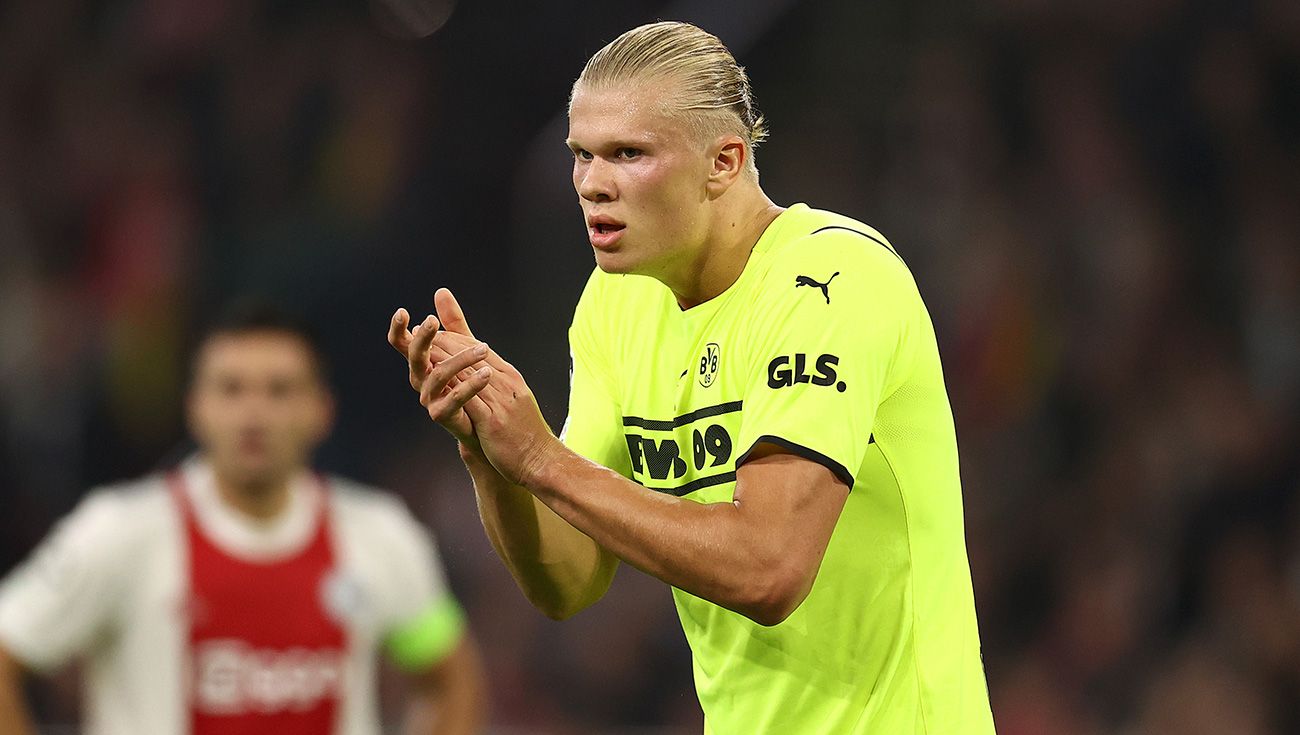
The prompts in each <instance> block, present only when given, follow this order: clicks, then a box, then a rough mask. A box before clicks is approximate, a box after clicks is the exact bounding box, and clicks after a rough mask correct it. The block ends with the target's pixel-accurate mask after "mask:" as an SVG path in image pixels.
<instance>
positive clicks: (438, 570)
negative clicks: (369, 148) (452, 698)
mask: <svg viewBox="0 0 1300 735" xmlns="http://www.w3.org/2000/svg"><path fill="white" fill-rule="evenodd" d="M385 505H386V506H387V507H385V508H384V510H385V512H384V516H386V517H385V518H383V519H382V520H381V523H380V524H379V525H380V528H379V529H378V530H379V531H380V532H381V536H380V537H379V539H382V541H383V543H384V544H385V545H386V547H387V548H386V549H385V550H386V552H387V559H386V562H387V568H388V569H390V570H391V573H392V574H391V577H390V578H389V580H388V585H389V587H390V589H389V590H387V592H388V594H386V595H385V600H386V603H387V604H386V608H387V609H386V610H385V615H384V634H383V638H384V648H385V650H386V652H387V653H388V656H389V658H390V659H391V660H392V661H393V662H394V663H395V664H397V665H398V666H399V667H401V668H403V669H406V670H408V671H420V670H423V669H427V668H429V667H431V666H434V665H436V664H437V663H438V662H439V661H441V660H442V659H443V658H445V657H446V656H447V654H448V653H450V652H451V650H452V649H453V648H455V647H456V644H457V643H459V642H460V639H461V637H462V636H463V635H464V633H465V616H464V613H463V612H462V610H461V607H460V604H459V603H458V602H457V601H456V598H455V596H454V595H452V594H451V591H450V590H449V589H448V588H447V582H446V577H445V575H444V572H443V567H442V559H441V557H440V556H439V554H438V549H437V547H436V546H435V545H434V543H433V539H432V537H431V536H430V535H429V533H428V532H427V531H426V530H425V528H424V526H422V525H420V523H419V521H417V520H416V519H415V517H414V516H412V515H411V513H410V511H408V510H407V509H406V506H404V505H403V504H402V503H400V502H399V501H397V500H391V501H390V502H389V503H385Z"/></svg>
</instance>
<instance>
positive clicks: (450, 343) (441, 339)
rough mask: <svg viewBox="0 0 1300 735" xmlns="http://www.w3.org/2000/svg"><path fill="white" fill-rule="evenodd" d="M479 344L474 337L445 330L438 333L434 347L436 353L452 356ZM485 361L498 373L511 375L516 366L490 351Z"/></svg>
mask: <svg viewBox="0 0 1300 735" xmlns="http://www.w3.org/2000/svg"><path fill="white" fill-rule="evenodd" d="M477 343H478V341H477V340H475V339H474V338H473V337H466V336H465V335H463V334H461V333H459V332H452V331H448V330H443V331H441V332H438V336H436V337H434V342H433V345H434V350H435V352H436V351H437V350H442V351H444V352H446V353H447V354H451V353H454V352H458V351H460V350H463V349H464V348H466V347H468V346H470V345H473V344H477ZM483 360H484V362H486V363H487V364H489V365H491V366H492V369H493V370H496V371H498V372H502V373H507V374H509V373H510V372H511V371H513V370H514V366H512V365H511V364H510V363H508V362H506V361H505V360H504V359H503V358H502V357H501V356H500V355H498V354H497V353H496V352H494V351H491V350H489V351H488V354H487V357H485V358H483Z"/></svg>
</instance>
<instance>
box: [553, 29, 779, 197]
mask: <svg viewBox="0 0 1300 735" xmlns="http://www.w3.org/2000/svg"><path fill="white" fill-rule="evenodd" d="M626 82H666V83H667V84H668V85H669V86H668V93H667V94H666V96H665V97H664V99H663V100H662V103H663V105H664V108H665V109H664V111H665V112H666V113H668V114H671V115H684V116H686V117H687V118H689V119H690V120H691V122H692V123H694V124H695V126H696V127H697V128H698V129H699V131H700V132H702V133H704V134H708V135H721V134H725V133H734V134H736V135H739V136H741V137H742V138H744V140H745V142H746V143H748V148H749V160H748V161H747V162H746V164H745V165H746V168H747V169H748V171H749V173H751V174H753V175H755V176H756V175H757V174H758V168H757V166H756V165H755V164H754V152H753V151H754V148H755V147H757V146H758V144H759V143H762V142H763V141H764V140H765V139H766V138H767V124H766V122H765V121H764V120H763V116H762V115H761V114H759V112H758V110H757V109H756V108H755V106H754V93H753V91H752V90H751V89H750V86H749V76H748V75H747V74H745V69H744V67H742V66H740V65H739V64H737V63H736V59H735V57H734V56H732V55H731V51H729V50H727V47H726V46H725V45H723V43H722V41H720V40H718V37H717V36H715V35H713V34H712V33H709V32H708V31H705V30H703V29H702V28H699V27H697V26H693V25H691V24H690V23H680V22H676V21H661V22H659V23H649V24H647V25H643V26H639V27H637V28H633V29H632V30H630V31H628V32H626V33H624V34H623V35H621V36H619V37H618V38H616V39H614V40H613V41H611V42H610V43H609V45H607V46H605V47H604V48H602V49H601V50H599V51H597V52H596V53H595V55H593V56H592V57H591V59H590V60H588V61H587V65H586V66H585V67H583V69H582V73H581V74H579V75H578V79H577V81H575V82H574V83H573V92H574V93H576V92H577V91H578V89H579V88H580V87H586V88H590V89H594V88H598V87H609V86H613V85H616V84H620V83H626ZM569 101H570V105H572V101H573V98H572V97H570V98H569Z"/></svg>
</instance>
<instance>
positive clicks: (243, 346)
mask: <svg viewBox="0 0 1300 735" xmlns="http://www.w3.org/2000/svg"><path fill="white" fill-rule="evenodd" d="M188 412H189V421H190V430H191V431H192V432H193V434H194V437H195V439H196V440H197V441H198V443H199V445H200V446H201V447H202V448H203V450H204V452H205V454H206V455H207V457H208V459H209V461H211V462H212V465H213V467H214V468H215V469H216V470H217V472H218V474H219V475H221V476H222V477H223V478H227V480H228V481H230V482H234V483H236V484H239V485H247V486H255V485H265V484H271V483H275V482H279V481H282V480H283V479H284V478H286V477H288V476H289V475H291V474H292V473H294V472H296V471H298V470H299V469H301V468H303V467H305V466H306V465H307V463H308V461H309V459H310V455H311V452H312V450H314V449H315V448H316V446H317V445H318V444H319V443H320V442H321V441H322V440H323V439H324V438H325V436H326V435H327V434H328V433H329V428H330V425H331V423H332V421H333V401H332V399H331V398H330V396H329V393H328V391H327V390H326V388H325V386H324V385H323V383H322V382H321V378H320V374H319V372H318V368H317V366H316V363H315V360H314V359H313V356H312V352H311V349H310V348H309V347H308V345H307V344H306V343H304V342H303V341H302V340H301V339H300V338H298V337H297V336H295V335H292V334H287V333H282V332H273V331H265V332H243V333H234V334H219V335H216V336H214V337H212V338H211V339H209V340H208V341H207V343H206V344H204V345H203V347H202V349H201V350H200V352H199V354H198V356H197V361H196V364H195V374H194V384H193V387H192V388H191V390H190V395H189V399H188Z"/></svg>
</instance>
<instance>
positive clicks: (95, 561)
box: [0, 304, 484, 735]
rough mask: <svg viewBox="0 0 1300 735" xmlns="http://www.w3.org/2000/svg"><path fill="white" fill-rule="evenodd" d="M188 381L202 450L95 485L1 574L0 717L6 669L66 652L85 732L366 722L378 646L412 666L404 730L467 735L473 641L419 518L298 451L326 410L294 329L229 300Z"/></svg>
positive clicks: (477, 681)
mask: <svg viewBox="0 0 1300 735" xmlns="http://www.w3.org/2000/svg"><path fill="white" fill-rule="evenodd" d="M191 379H192V384H191V386H190V389H189V394H188V399H187V415H188V420H189V427H190V430H191V432H192V434H193V437H194V439H195V440H196V441H197V443H198V445H199V449H200V451H199V452H198V453H197V454H196V455H195V456H193V457H191V458H190V459H188V460H186V461H184V462H183V463H182V464H180V465H179V466H178V467H176V468H175V469H173V470H171V471H169V472H166V473H164V474H157V475H152V476H148V477H145V478H142V479H140V480H137V481H134V482H129V483H124V484H122V485H119V486H113V487H109V488H105V489H102V490H100V491H98V492H94V493H92V494H91V495H90V496H89V497H87V498H86V499H85V500H84V501H83V502H82V503H81V504H80V506H79V507H78V508H77V509H76V510H75V511H73V513H72V514H71V515H70V516H69V517H68V518H66V519H64V520H63V521H62V522H61V523H60V524H59V526H58V527H57V528H56V529H55V531H54V532H53V533H52V534H51V535H50V536H49V537H48V538H47V539H46V540H45V542H44V543H43V544H42V545H41V546H40V548H38V549H37V550H36V552H35V553H34V554H33V555H32V556H31V558H30V559H29V560H28V561H27V562H26V563H24V564H23V565H21V566H20V567H18V568H17V569H15V570H14V571H13V572H12V573H11V574H10V575H9V576H8V578H7V579H5V581H4V582H3V585H2V586H0V732H2V733H5V735H17V734H19V733H23V734H26V733H33V732H35V729H34V727H33V725H32V723H31V721H30V719H29V717H28V714H27V712H26V708H25V706H24V703H23V700H22V694H21V674H22V672H23V671H24V670H32V671H48V670H50V669H53V668H55V667H58V666H61V665H62V664H64V663H65V662H67V661H69V660H70V659H72V658H74V657H78V656H81V657H84V658H85V659H86V668H85V675H86V679H87V688H86V706H85V720H86V722H85V728H86V731H87V732H90V733H102V734H105V735H108V734H116V733H130V734H131V735H149V734H152V733H157V734H158V735H174V734H175V733H185V732H188V733H192V734H193V735H207V734H209V733H236V732H237V733H250V734H251V733H276V734H277V735H299V734H300V735H309V734H315V733H319V734H320V735H327V734H331V733H340V734H345V735H362V734H370V733H377V732H379V729H380V723H379V717H378V710H377V698H376V668H377V667H376V665H377V656H376V652H377V651H379V650H383V651H384V652H386V653H387V654H388V656H389V657H390V658H391V660H392V661H393V662H394V663H395V664H396V665H397V666H398V667H399V668H400V669H402V670H404V671H405V672H407V674H408V675H409V676H408V679H409V686H408V691H409V696H408V704H407V706H406V717H405V727H406V730H405V732H407V733H440V734H443V735H451V734H453V733H471V732H476V731H477V730H478V729H479V727H480V724H481V722H482V720H483V717H484V686H483V679H482V673H481V667H480V663H479V660H478V653H477V650H476V646H475V644H474V642H473V640H472V638H471V636H470V634H469V632H468V631H467V629H466V627H465V624H464V621H463V615H462V613H461V608H460V606H459V604H458V603H457V601H456V600H455V598H453V597H452V595H451V594H450V592H449V591H448V589H447V588H446V586H445V582H444V576H443V571H442V569H441V567H440V562H439V559H438V554H437V551H436V550H435V547H434V545H433V543H432V542H431V539H430V537H429V535H428V533H427V532H426V531H425V529H424V528H423V527H421V526H420V525H419V524H418V523H417V522H416V521H415V519H414V518H413V517H412V516H411V515H410V513H409V512H408V511H407V510H406V508H405V507H404V506H403V505H402V504H401V502H400V501H398V500H395V499H393V498H390V497H389V496H387V495H386V494H383V493H380V492H376V491H374V490H371V489H369V488H365V487H362V486H360V485H357V484H355V483H353V482H351V481H348V480H344V479H341V478H337V477H327V476H323V475H320V474H318V473H315V472H313V471H312V470H311V468H310V466H309V462H310V458H311V455H312V452H313V450H314V449H315V448H316V447H317V446H318V445H319V444H320V443H321V442H322V441H323V440H324V439H325V437H326V436H327V435H328V433H329V431H330V429H331V425H332V423H333V416H334V405H333V399H332V396H331V393H330V391H329V388H328V387H327V381H326V379H325V375H324V365H323V363H322V356H321V353H320V351H319V348H318V346H317V344H316V341H315V338H314V336H313V334H312V333H311V332H310V331H309V330H308V329H306V328H305V327H303V326H302V325H299V324H298V323H297V322H295V321H293V320H292V319H290V318H288V317H286V316H284V315H282V314H279V313H278V312H275V311H274V310H272V309H270V308H268V307H265V306H260V305H255V304H244V305H242V306H240V307H237V308H236V309H233V310H231V311H230V312H229V313H228V314H227V316H226V318H225V319H223V320H221V321H220V322H218V323H217V325H216V326H214V327H213V328H211V329H210V330H209V331H208V332H207V334H206V335H205V336H204V338H203V339H202V340H201V342H200V343H199V345H198V348H197V351H196V353H195V356H194V361H193V366H192V376H191Z"/></svg>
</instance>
